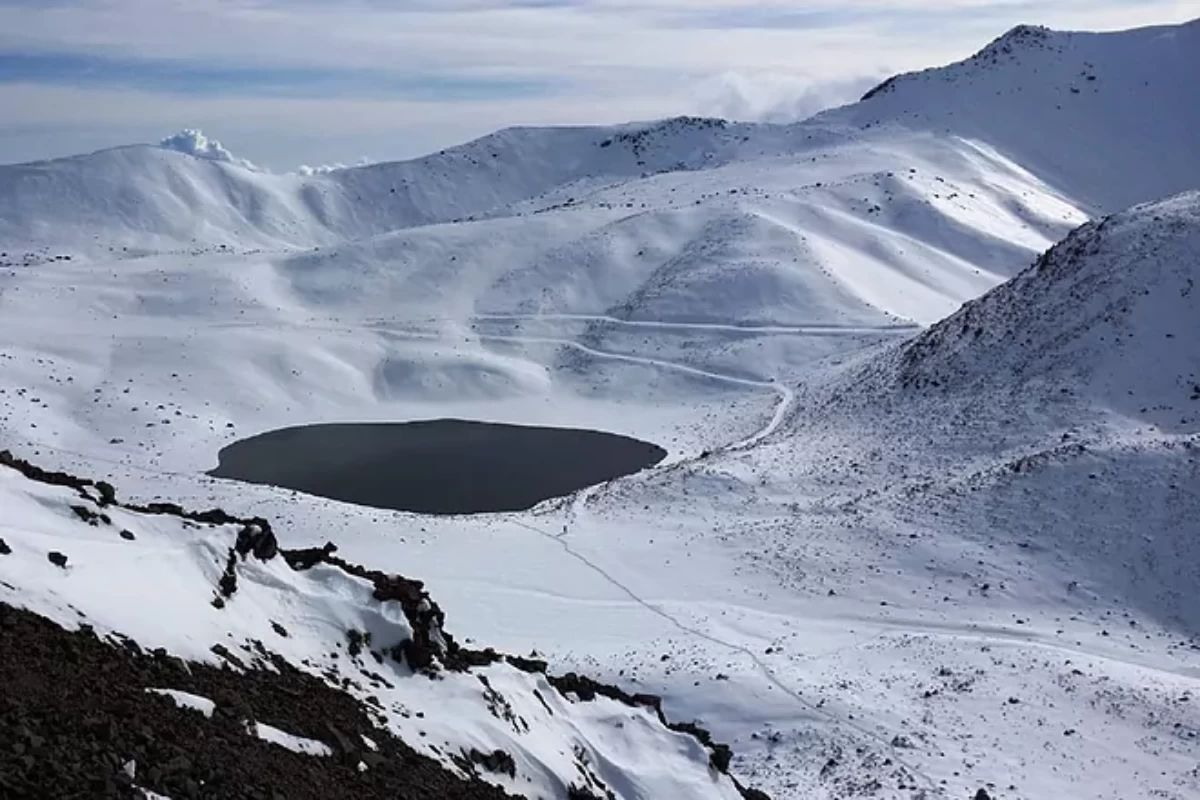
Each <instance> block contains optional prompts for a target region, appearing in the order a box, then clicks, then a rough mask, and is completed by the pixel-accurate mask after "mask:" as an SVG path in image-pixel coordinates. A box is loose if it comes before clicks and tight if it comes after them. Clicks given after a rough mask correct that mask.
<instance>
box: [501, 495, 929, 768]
mask: <svg viewBox="0 0 1200 800" xmlns="http://www.w3.org/2000/svg"><path fill="white" fill-rule="evenodd" d="M512 523H513V524H514V525H517V526H519V527H521V528H524V529H525V530H528V531H531V532H532V533H536V534H537V535H538V536H541V537H543V538H546V539H549V540H551V541H553V542H557V543H558V545H559V546H560V547H562V549H563V550H564V551H565V552H566V553H567V555H569V556H570V557H571V558H573V559H575V560H576V561H578V562H579V563H581V564H583V565H584V566H586V567H587V568H588V569H590V570H592V571H593V572H595V573H596V574H597V575H599V576H600V577H601V578H603V579H604V580H605V581H607V582H608V583H609V584H610V585H611V586H613V587H614V588H616V589H618V590H620V591H621V592H622V593H624V594H625V595H626V596H627V597H628V598H629V599H630V600H632V601H633V602H634V603H636V604H637V605H639V606H641V607H642V608H644V609H646V610H647V611H649V612H650V613H652V614H654V615H655V616H658V617H660V618H662V619H663V620H665V621H666V622H668V623H669V624H670V625H671V626H672V627H674V628H676V629H677V630H679V631H681V632H682V633H685V634H688V635H689V636H694V637H696V638H698V639H703V640H704V641H706V642H709V643H710V644H715V645H717V646H718V647H723V648H725V649H727V650H730V651H733V652H735V653H739V654H741V655H743V656H745V657H746V658H748V659H750V661H751V663H753V664H754V666H755V667H757V668H758V670H759V672H761V673H762V675H763V677H764V678H766V679H767V682H768V683H770V684H771V685H772V686H774V687H775V688H776V689H778V690H779V691H781V692H783V693H784V694H785V695H787V696H788V697H790V698H791V699H792V700H794V701H795V702H797V703H799V704H800V705H801V706H803V707H804V708H805V709H806V710H807V711H809V712H810V713H812V714H814V715H817V716H820V717H823V718H825V719H827V720H829V721H830V722H832V723H833V724H834V725H835V726H840V727H843V728H848V729H850V730H852V731H854V732H855V733H857V734H859V735H860V736H863V737H865V738H867V739H869V740H871V741H874V742H876V743H878V744H879V745H880V746H881V747H883V748H885V749H886V750H887V751H889V752H890V753H891V758H892V760H893V761H895V762H896V763H897V764H899V765H900V766H902V767H904V768H905V769H907V770H908V771H909V772H910V773H911V774H912V775H913V776H914V777H916V778H920V780H921V781H922V782H924V783H925V784H926V787H927V788H929V789H931V790H935V789H936V784H935V782H934V781H933V779H932V778H930V777H929V776H928V775H927V774H926V773H924V772H923V771H921V770H920V769H919V768H917V767H916V766H914V765H913V764H911V763H909V762H908V761H906V760H905V759H903V758H902V757H901V756H900V755H899V753H898V752H897V748H896V747H894V746H893V745H892V744H891V742H890V741H889V740H888V739H886V738H885V737H883V736H880V735H879V734H877V733H875V732H874V731H872V730H870V729H868V728H865V727H863V726H862V725H859V724H858V723H856V722H854V721H852V720H848V719H842V718H840V717H837V716H834V715H833V714H831V713H829V712H828V711H826V710H825V709H823V708H821V707H820V706H818V705H817V704H815V703H812V702H810V701H808V700H806V699H805V698H804V696H803V695H802V694H800V692H799V691H798V690H796V689H793V688H792V687H790V686H788V685H787V684H786V683H785V682H784V681H783V680H782V679H781V678H780V677H779V676H778V675H776V674H775V672H774V670H772V669H771V668H770V667H769V666H767V664H766V663H765V662H764V661H763V660H762V659H761V658H759V657H758V655H757V654H756V653H755V652H754V651H753V650H751V649H750V648H748V647H745V646H744V645H740V644H737V643H736V642H727V641H725V640H724V639H720V638H718V637H716V636H713V635H712V634H709V633H705V632H704V631H702V630H700V629H698V628H693V627H691V626H690V625H687V624H686V623H684V622H681V621H680V620H679V619H677V618H676V617H674V616H672V615H671V614H669V613H667V612H666V611H664V610H662V609H661V608H659V607H658V606H656V605H654V604H653V603H651V602H650V601H648V600H645V599H643V598H642V597H641V596H639V595H638V594H637V593H636V592H634V591H633V590H632V589H630V588H629V587H628V586H626V585H625V584H623V583H621V581H619V580H618V579H617V578H615V577H613V576H612V574H611V573H609V572H608V571H607V570H605V569H604V568H603V567H601V566H600V565H598V564H596V563H595V562H594V561H592V560H591V559H589V558H588V557H587V556H585V555H583V554H582V553H579V552H578V551H576V550H574V549H572V547H571V544H570V542H568V541H567V540H566V538H565V531H564V533H563V534H553V533H548V532H547V531H543V530H541V529H540V528H537V527H536V526H533V525H530V524H528V523H526V522H522V521H521V520H517V519H514V520H512Z"/></svg>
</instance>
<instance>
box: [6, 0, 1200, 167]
mask: <svg viewBox="0 0 1200 800" xmlns="http://www.w3.org/2000/svg"><path fill="white" fill-rule="evenodd" d="M1187 6H1194V4H1192V3H1190V2H1179V1H1178V0H1143V1H1138V0H1102V2H1080V1H1078V0H1067V1H1065V2H1054V3H1048V4H1034V3H1031V2H1026V0H990V1H989V0H962V1H958V2H955V1H953V0H902V1H901V2H882V0H864V2H856V3H850V4H845V3H829V2H818V3H810V4H807V5H804V6H795V5H791V4H784V3H778V2H754V1H747V0H649V2H642V3H632V2H629V1H628V0H442V2H438V3H433V2H430V1H429V0H413V2H405V3H402V4H393V3H385V2H382V0H354V1H353V2H348V3H337V4H335V3H332V2H329V0H300V1H298V2H283V1H282V0H213V1H211V2H206V3H199V4H197V3H185V2H182V0H155V1H154V2H150V0H45V2H32V0H0V106H2V107H3V108H5V110H6V114H5V115H4V119H3V120H2V121H0V163H16V162H23V161H30V160H36V159H41V158H52V157H57V156H65V155H72V154H76V153H82V152H90V151H93V150H97V149H102V148H105V147H111V146H117V145H122V144H131V143H139V142H147V143H152V142H158V141H160V140H161V139H163V138H164V137H167V136H171V135H172V134H175V133H176V132H178V131H180V130H183V129H189V128H192V129H199V130H203V131H204V132H205V133H206V134H208V135H209V136H212V137H214V138H216V139H218V140H220V141H221V142H222V143H223V144H224V145H225V146H226V147H227V148H228V149H229V150H230V151H231V152H232V153H233V154H234V155H236V156H237V157H239V158H244V159H247V160H248V161H250V162H253V163H254V164H257V165H260V166H262V167H264V168H266V169H270V170H273V171H289V170H293V169H296V168H298V167H299V166H300V165H302V164H307V165H312V166H314V167H319V166H322V165H331V164H338V165H341V164H354V163H359V162H361V161H363V160H371V161H378V160H392V159H400V158H407V157H413V156H418V155H421V154H424V153H428V152H433V151H436V150H438V149H441V148H444V147H447V146H450V145H453V144H456V143H460V142H462V141H466V140H468V139H471V138H474V137H476V136H480V135H483V134H486V133H489V132H491V131H494V130H497V129H499V128H503V127H507V126H511V125H549V124H613V123H620V122H627V121H631V120H646V119H657V118H662V117H669V116H674V115H678V114H698V115H711V116H722V117H727V118H732V119H742V120H773V121H790V120H795V119H801V118H804V117H807V116H810V115H811V114H813V113H816V112H817V111H819V110H821V109H823V108H827V107H830V106H835V105H840V104H842V103H846V102H851V101H853V100H855V99H857V97H858V96H859V95H861V93H862V92H863V91H864V90H865V89H867V88H869V87H870V86H871V85H873V84H874V83H875V82H877V81H879V80H880V79H881V78H883V77H885V76H887V75H890V74H893V73H895V72H900V71H905V70H911V69H919V68H923V67H927V66H935V65H939V64H943V63H946V62H949V61H954V60H957V59H960V58H964V57H966V56H968V55H970V54H971V53H973V52H975V51H976V50H978V49H979V48H980V47H982V46H983V45H985V44H986V43H987V42H988V41H991V40H992V39H994V38H996V37H997V36H999V35H1001V34H1002V33H1003V32H1004V31H1005V30H1008V29H1009V28H1011V27H1013V26H1014V25H1016V24H1019V23H1032V24H1045V25H1048V26H1050V27H1054V28H1060V29H1086V30H1111V29H1119V28H1128V27H1140V26H1144V25H1152V24H1169V23H1178V22H1182V21H1185V20H1186V19H1188V18H1189V17H1190V16H1194V15H1195V14H1196V11H1197V10H1196V8H1194V7H1192V8H1190V9H1189V8H1187Z"/></svg>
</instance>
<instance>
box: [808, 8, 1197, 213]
mask: <svg viewBox="0 0 1200 800" xmlns="http://www.w3.org/2000/svg"><path fill="white" fill-rule="evenodd" d="M1196 74H1200V19H1198V20H1193V21H1192V22H1188V23H1185V24H1182V25H1162V26H1156V27H1150V28H1140V29H1137V30H1128V31H1118V32H1112V33H1083V32H1060V31H1052V30H1050V29H1048V28H1043V27H1037V26H1030V25H1021V26H1018V27H1016V28H1014V29H1013V30H1011V31H1009V32H1008V33H1006V34H1004V35H1003V36H1001V37H1000V38H999V39H997V40H996V41H994V42H992V43H991V44H989V45H988V46H987V47H985V48H984V49H983V50H981V51H979V52H978V53H976V54H975V55H973V56H971V57H970V58H969V59H967V60H965V61H962V62H959V63H957V64H952V65H950V66H947V67H939V68H936V69H928V70H924V71H922V72H916V73H909V74H905V75H898V76H896V77H894V78H890V79H889V80H888V81H886V82H885V83H883V84H882V85H880V86H878V87H876V88H875V89H873V90H872V91H871V92H868V93H867V95H866V96H865V97H864V98H863V100H862V102H861V103H858V104H856V105H853V106H849V107H847V108H844V109H839V110H835V111H832V112H828V113H826V114H825V115H823V116H822V117H819V118H821V119H824V120H826V121H830V122H834V121H837V122H844V123H847V124H853V125H857V126H866V125H881V124H888V125H900V126H905V127H918V128H922V129H927V130H933V131H938V132H943V131H944V132H946V133H951V134H953V135H955V136H961V137H963V138H966V139H972V140H979V141H983V142H987V143H988V144H989V145H991V146H992V147H995V148H996V149H997V150H999V151H1000V152H1002V153H1004V154H1005V155H1006V156H1008V157H1009V158H1011V159H1013V160H1014V161H1015V162H1017V163H1019V164H1021V165H1023V166H1024V167H1025V168H1026V169H1028V170H1030V171H1031V172H1033V173H1034V174H1036V175H1038V176H1039V177H1040V178H1042V179H1043V180H1045V181H1046V182H1047V183H1049V184H1051V185H1052V186H1054V187H1055V188H1056V189H1058V190H1059V191H1062V192H1063V193H1065V194H1067V195H1068V196H1070V197H1073V198H1075V199H1076V200H1077V201H1079V202H1081V203H1083V204H1085V206H1086V207H1088V208H1092V209H1096V210H1098V211H1101V212H1105V211H1107V212H1112V211H1118V210H1120V209H1122V208H1124V207H1126V206H1129V205H1133V204H1135V203H1139V202H1145V201H1147V200H1153V199H1157V198H1159V197H1165V196H1167V195H1172V194H1177V193H1179V192H1181V191H1186V190H1188V189H1193V188H1195V187H1196V185H1197V183H1198V180H1200V175H1198V173H1197V170H1198V169H1200V167H1198V165H1197V163H1196V155H1195V147H1194V140H1195V135H1194V132H1195V130H1196V128H1197V126H1198V125H1200V85H1197V82H1196V81H1195V80H1191V79H1189V78H1187V77H1185V76H1189V75H1190V76H1194V75H1196Z"/></svg>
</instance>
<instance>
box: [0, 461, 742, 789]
mask: <svg viewBox="0 0 1200 800" xmlns="http://www.w3.org/2000/svg"><path fill="white" fill-rule="evenodd" d="M0 498H2V503H3V508H4V515H3V517H2V518H0V535H2V538H0V640H2V642H3V651H4V652H5V654H6V657H5V659H4V663H3V666H2V667H0V682H2V683H3V685H4V687H5V696H6V700H5V703H4V704H3V706H2V707H0V715H3V721H2V724H0V731H2V733H0V738H2V740H3V741H2V744H3V745H4V746H3V747H2V748H0V749H2V750H3V756H0V758H3V759H4V760H5V764H6V766H5V768H4V769H2V770H0V788H3V789H4V790H6V791H8V792H15V793H16V794H15V795H14V796H59V797H68V796H110V797H121V796H133V794H132V793H133V792H134V788H135V787H140V788H142V789H145V790H150V791H154V792H159V793H162V794H166V795H168V796H171V797H185V798H189V797H214V798H225V797H230V798H243V797H244V798H258V797H279V796H286V797H312V798H318V797H320V798H335V797H356V798H361V797H384V796H387V797H411V798H427V797H448V798H491V797H497V798H498V797H503V796H509V795H516V796H522V797H542V798H556V797H570V798H651V797H667V796H672V797H696V798H704V797H712V798H737V797H762V795H761V794H759V793H757V792H754V791H752V790H743V789H742V788H741V787H739V786H738V784H737V782H736V781H734V780H733V779H732V778H730V777H729V776H728V774H727V772H726V771H727V769H728V766H729V760H730V752H729V750H728V748H726V747H724V746H722V745H718V744H715V743H713V742H712V741H711V739H710V737H709V736H708V734H707V733H706V732H704V731H703V730H702V729H700V728H698V727H696V726H694V725H673V724H671V723H669V722H668V721H667V720H666V718H665V717H664V716H663V713H662V710H661V708H660V701H659V700H658V698H656V697H653V696H650V695H631V694H627V693H625V692H623V691H621V690H620V689H617V688H615V687H611V686H605V685H602V684H599V683H597V682H595V681H592V680H589V679H588V678H586V677H582V676H579V675H575V674H569V675H566V676H561V677H559V676H553V675H549V674H547V672H546V664H545V662H543V661H539V660H537V659H536V658H520V657H514V656H504V655H502V654H499V653H497V652H495V651H493V650H482V651H481V650H473V649H469V648H466V647H464V646H462V645H460V644H459V643H458V642H456V641H455V640H454V638H453V637H452V636H450V635H449V634H448V633H446V632H445V631H444V630H443V623H444V615H443V613H442V612H441V610H440V609H439V608H438V606H437V605H436V604H435V603H433V601H432V600H430V598H429V597H428V595H427V594H426V593H425V592H424V591H423V587H422V585H421V583H419V582H417V581H412V580H408V579H405V578H402V577H399V576H396V575H389V574H385V573H382V572H377V571H372V570H367V569H365V568H363V567H359V566H357V565H353V564H350V563H349V562H347V561H344V560H342V559H341V558H339V557H338V556H336V555H335V552H336V547H335V546H333V545H331V544H329V545H325V546H324V547H320V548H315V549H310V550H285V549H281V548H280V547H279V544H278V542H277V540H276V539H275V535H274V533H273V532H272V530H271V526H270V524H269V523H268V522H267V521H266V520H264V519H238V518H236V517H233V516H230V515H228V514H226V513H224V512H222V511H219V510H217V511H208V512H203V513H195V512H187V511H185V510H183V509H181V508H179V507H178V506H174V505H171V504H150V505H144V506H137V505H127V504H122V503H121V502H120V501H118V500H117V499H116V495H115V492H114V490H113V488H112V487H111V486H110V485H108V484H106V483H104V482H93V481H91V480H86V479H79V478H75V477H72V476H70V475H67V474H65V473H51V472H45V471H43V470H41V469H39V468H37V467H36V466H33V465H31V464H29V463H28V462H25V461H22V460H21V459H18V458H15V457H13V456H12V455H11V454H10V453H8V452H7V451H4V452H0ZM56 623H57V624H56ZM59 626H62V627H59ZM173 704H174V705H176V706H180V708H173Z"/></svg>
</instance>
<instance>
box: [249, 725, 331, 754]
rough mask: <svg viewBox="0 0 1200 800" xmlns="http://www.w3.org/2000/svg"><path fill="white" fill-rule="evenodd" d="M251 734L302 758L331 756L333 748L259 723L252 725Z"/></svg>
mask: <svg viewBox="0 0 1200 800" xmlns="http://www.w3.org/2000/svg"><path fill="white" fill-rule="evenodd" d="M253 733H254V735H255V736H257V737H258V738H259V739H262V740H263V741H264V742H270V743H271V744H277V745H279V746H280V747H283V748H285V749H287V750H291V751H292V752H293V753H299V754H300V755H302V756H331V755H333V748H331V747H330V746H329V745H327V744H325V743H324V742H319V741H317V740H316V739H305V738H304V737H303V736H293V735H292V734H290V733H285V732H284V731H281V730H279V728H272V727H271V726H270V725H266V724H263V723H261V722H256V723H254V726H253Z"/></svg>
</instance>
